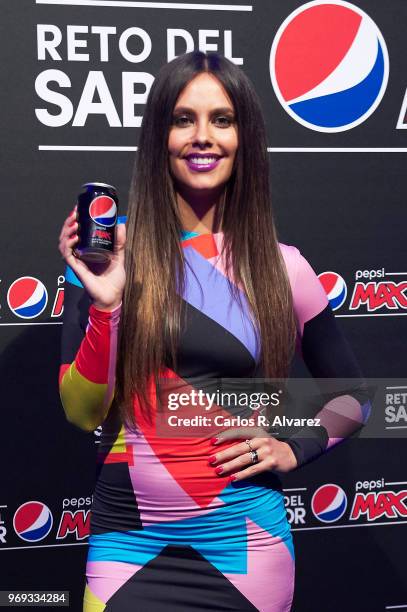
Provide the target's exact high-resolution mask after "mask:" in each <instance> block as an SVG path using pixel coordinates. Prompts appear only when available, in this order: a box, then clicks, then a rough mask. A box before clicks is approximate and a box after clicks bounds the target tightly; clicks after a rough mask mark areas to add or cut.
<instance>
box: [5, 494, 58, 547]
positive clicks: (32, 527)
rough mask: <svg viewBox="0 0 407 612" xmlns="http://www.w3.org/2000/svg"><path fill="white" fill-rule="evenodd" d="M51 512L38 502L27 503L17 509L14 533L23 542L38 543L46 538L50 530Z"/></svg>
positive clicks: (14, 519)
mask: <svg viewBox="0 0 407 612" xmlns="http://www.w3.org/2000/svg"><path fill="white" fill-rule="evenodd" d="M52 523H53V518H52V514H51V510H50V509H49V508H48V506H46V505H45V504H43V503H42V502H38V501H29V502H26V503H25V504H22V505H21V506H19V508H17V510H16V512H15V514H14V518H13V526H14V531H15V532H16V534H17V535H18V537H19V538H21V539H22V540H25V542H39V541H40V540H43V539H44V538H46V537H47V535H48V534H49V532H50V531H51V529H52Z"/></svg>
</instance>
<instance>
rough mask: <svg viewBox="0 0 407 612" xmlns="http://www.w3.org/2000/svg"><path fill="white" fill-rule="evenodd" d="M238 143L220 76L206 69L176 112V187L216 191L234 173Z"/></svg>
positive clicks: (171, 141)
mask: <svg viewBox="0 0 407 612" xmlns="http://www.w3.org/2000/svg"><path fill="white" fill-rule="evenodd" d="M237 146H238V134H237V124H236V119H235V113H234V108H233V104H232V102H231V100H230V98H229V96H228V94H227V93H226V91H225V90H224V88H223V86H222V85H221V83H220V82H219V81H218V79H217V78H216V77H214V76H213V75H212V74H209V73H206V72H203V73H201V74H199V75H198V76H196V77H195V78H194V79H192V81H190V82H189V83H188V85H187V86H186V87H185V89H184V90H183V91H182V93H181V94H180V96H179V98H178V100H177V102H176V104H175V107H174V111H173V120H172V125H171V128H170V132H169V138H168V153H169V164H170V172H171V175H172V177H173V179H174V181H175V185H176V188H177V186H178V188H181V189H182V190H185V189H186V190H187V191H191V190H192V191H201V190H214V191H216V190H217V189H218V188H219V187H220V186H222V185H224V184H225V183H226V182H227V181H228V180H229V178H230V176H231V174H232V168H233V162H234V159H235V155H236V151H237Z"/></svg>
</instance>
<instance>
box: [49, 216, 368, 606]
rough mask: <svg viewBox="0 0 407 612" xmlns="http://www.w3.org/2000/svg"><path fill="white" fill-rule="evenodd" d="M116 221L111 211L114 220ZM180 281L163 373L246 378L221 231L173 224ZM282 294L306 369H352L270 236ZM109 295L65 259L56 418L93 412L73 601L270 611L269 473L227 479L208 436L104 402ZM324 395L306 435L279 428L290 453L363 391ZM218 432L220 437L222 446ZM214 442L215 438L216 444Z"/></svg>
mask: <svg viewBox="0 0 407 612" xmlns="http://www.w3.org/2000/svg"><path fill="white" fill-rule="evenodd" d="M122 220H123V218H122ZM181 240H182V245H183V249H184V251H183V252H184V255H185V261H186V264H187V265H186V266H185V273H186V284H185V289H184V293H183V295H182V300H183V301H182V304H183V308H184V309H185V313H186V319H185V320H186V324H185V327H184V329H183V331H182V334H181V337H180V342H179V347H178V352H177V358H178V363H177V371H176V372H173V371H169V370H168V373H169V374H170V376H172V377H175V378H179V379H180V380H186V381H190V380H192V379H194V377H197V379H199V377H207V378H211V377H214V378H222V377H246V378H249V377H251V376H253V374H254V373H255V372H256V367H257V365H258V360H259V346H258V343H257V341H256V333H255V331H256V330H255V329H254V328H253V323H252V320H251V318H250V316H249V314H248V313H249V311H248V303H247V301H246V298H245V295H244V293H243V292H242V291H241V290H240V289H239V291H240V295H241V303H240V304H239V303H238V302H237V301H235V300H233V299H232V296H231V294H230V292H229V289H228V284H227V278H226V271H225V266H224V259H223V255H222V252H221V251H222V242H223V234H222V232H218V233H215V234H197V233H187V232H183V233H182V236H181ZM280 249H281V253H282V255H283V258H284V262H285V265H286V268H287V272H288V276H289V280H290V284H291V289H292V292H293V298H294V308H295V315H296V320H297V330H298V342H297V346H298V351H299V352H300V353H301V355H302V357H303V359H304V361H305V363H306V365H307V366H308V368H309V370H310V372H311V374H312V375H313V376H317V377H332V378H334V377H337V376H342V377H357V376H359V370H358V366H357V364H356V362H355V359H354V356H353V354H352V352H351V350H350V348H349V346H348V344H347V342H346V341H345V339H344V337H343V336H342V333H341V331H340V329H339V328H338V327H337V325H336V321H335V317H334V315H333V313H332V310H331V307H330V305H329V303H328V300H327V296H326V294H325V292H324V290H323V288H322V285H321V283H320V281H319V279H318V277H317V276H316V274H315V272H314V271H313V269H312V268H311V266H310V265H309V264H308V262H307V261H306V259H305V258H304V257H303V256H302V255H301V254H300V252H299V251H298V249H297V248H295V247H294V246H287V245H284V244H280ZM120 312H121V306H119V307H118V308H116V309H115V310H113V311H112V312H103V311H100V310H98V309H97V308H95V307H94V306H93V304H92V303H91V299H90V297H89V296H88V294H87V293H86V291H85V290H84V288H83V286H82V284H81V283H80V281H79V280H78V278H77V277H76V276H75V274H74V273H73V271H72V270H71V269H70V268H69V267H68V268H67V270H66V286H65V304H64V324H63V335H62V355H61V357H62V359H61V368H60V377H59V385H60V395H61V400H62V404H63V407H64V410H65V413H66V416H67V418H68V420H70V421H71V422H72V423H74V424H75V425H77V426H79V427H81V428H82V429H85V430H88V431H92V429H95V425H94V423H95V415H98V414H101V413H103V414H106V415H107V416H106V418H105V420H104V422H103V425H102V435H101V443H100V445H99V450H98V465H97V468H98V477H97V483H96V488H95V491H94V495H93V504H92V508H91V523H90V525H91V527H90V532H91V533H90V537H89V549H88V558H87V569H86V587H85V594H84V611H85V612H91V611H94V612H99V611H102V610H106V611H112V612H128V611H129V612H130V610H131V611H132V612H133V611H135V610H148V611H149V612H158V611H166V612H199V611H202V612H203V611H208V610H212V611H213V612H215V611H216V612H223V611H254V610H260V611H262V612H263V611H264V612H266V611H267V612H283V611H288V610H290V608H291V603H292V598H293V590H294V549H293V540H292V535H291V531H290V525H289V523H288V520H287V515H286V510H285V506H284V497H283V493H282V488H281V482H280V480H279V478H278V475H277V474H276V473H274V472H272V471H269V472H267V473H262V474H260V475H258V476H255V477H252V478H247V479H243V480H241V481H237V482H235V483H234V482H230V481H229V479H228V478H224V477H221V476H218V475H217V474H216V473H215V471H214V467H212V466H210V465H209V464H208V458H209V456H210V455H212V454H213V453H214V452H216V450H217V449H216V447H214V446H213V445H212V444H211V443H210V439H211V435H205V434H204V433H202V435H200V436H194V437H185V436H184V437H172V438H171V437H170V436H168V437H166V436H163V435H162V434H157V432H156V431H155V428H154V426H153V425H151V424H150V422H149V421H148V420H147V419H145V418H144V416H143V413H142V411H141V408H140V405H138V403H137V402H135V403H134V410H135V416H136V422H137V429H136V431H131V430H130V429H128V428H127V427H126V426H125V425H124V424H123V423H122V422H121V420H120V418H119V416H118V415H117V414H114V413H113V412H109V407H110V404H111V400H112V395H113V390H114V384H115V364H116V350H117V333H118V325H119V321H120ZM340 399H341V401H338V402H337V403H336V404H335V402H333V403H332V402H331V403H330V404H328V405H326V406H324V407H323V408H322V409H321V411H320V413H319V416H320V417H321V424H322V426H321V427H319V428H318V430H319V431H318V434H317V435H315V436H312V437H304V436H301V435H299V434H298V435H297V434H296V435H294V436H293V437H292V438H290V440H288V442H289V444H290V446H291V448H292V449H293V451H294V454H295V455H296V458H297V461H298V464H299V465H303V464H304V463H306V462H308V461H310V460H311V459H314V458H315V457H317V456H318V455H321V454H322V453H323V452H325V451H326V450H327V449H328V448H329V447H330V446H332V445H334V444H336V443H338V442H339V441H340V440H342V439H343V438H344V437H347V436H348V435H349V434H350V433H351V432H352V431H354V430H356V429H358V428H359V427H360V426H361V425H362V424H363V423H364V422H365V421H366V419H367V417H368V414H369V403H368V401H367V399H366V397H365V396H364V394H363V392H362V391H361V390H358V389H357V388H355V390H354V392H353V393H351V394H348V395H346V396H343V397H342V398H340ZM237 442H238V441H236V440H234V441H228V443H227V444H226V443H225V444H224V445H222V448H226V447H227V446H228V445H233V444H236V443H237ZM219 450H220V449H219Z"/></svg>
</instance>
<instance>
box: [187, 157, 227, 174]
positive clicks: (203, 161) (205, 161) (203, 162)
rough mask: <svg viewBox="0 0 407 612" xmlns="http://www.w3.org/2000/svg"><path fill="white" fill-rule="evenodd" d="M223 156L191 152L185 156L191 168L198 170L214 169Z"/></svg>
mask: <svg viewBox="0 0 407 612" xmlns="http://www.w3.org/2000/svg"><path fill="white" fill-rule="evenodd" d="M221 159H222V158H221V157H220V156H219V155H205V156H203V155H197V154H194V153H192V154H190V155H188V156H187V157H186V158H185V161H186V163H187V165H188V168H189V169H190V170H193V171H196V172H208V171H209V170H213V168H216V166H217V165H218V164H219V161H220V160H221Z"/></svg>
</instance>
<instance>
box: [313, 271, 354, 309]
mask: <svg viewBox="0 0 407 612" xmlns="http://www.w3.org/2000/svg"><path fill="white" fill-rule="evenodd" d="M318 278H319V280H320V281H321V284H322V286H323V288H324V290H325V293H326V295H327V297H328V300H329V303H330V305H331V308H332V310H338V308H340V307H341V306H342V304H344V303H345V300H346V296H347V293H348V289H347V286H346V283H345V280H344V279H343V278H342V276H341V275H340V274H338V273H337V272H321V274H318Z"/></svg>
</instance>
